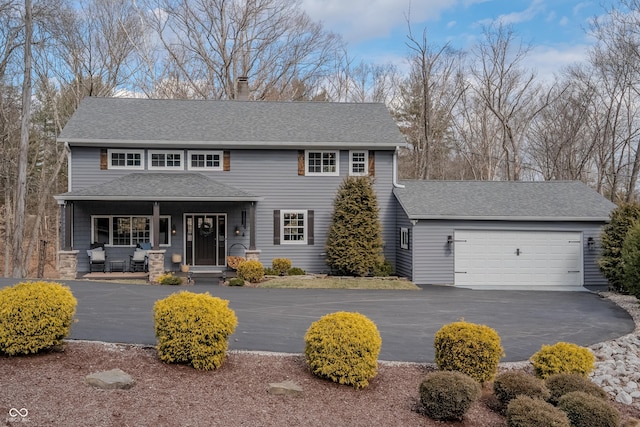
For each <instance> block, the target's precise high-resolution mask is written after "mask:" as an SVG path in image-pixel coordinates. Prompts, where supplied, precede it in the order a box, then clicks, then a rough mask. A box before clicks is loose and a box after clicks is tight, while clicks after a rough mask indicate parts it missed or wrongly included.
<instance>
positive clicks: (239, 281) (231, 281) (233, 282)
mask: <svg viewBox="0 0 640 427" xmlns="http://www.w3.org/2000/svg"><path fill="white" fill-rule="evenodd" d="M229 286H244V280H243V279H241V278H240V277H232V278H231V279H229Z"/></svg>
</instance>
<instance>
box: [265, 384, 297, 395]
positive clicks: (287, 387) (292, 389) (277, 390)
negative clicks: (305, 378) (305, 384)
mask: <svg viewBox="0 0 640 427" xmlns="http://www.w3.org/2000/svg"><path fill="white" fill-rule="evenodd" d="M268 392H269V393H271V394H281V395H285V396H293V397H297V396H300V395H301V394H302V387H300V386H299V385H298V384H296V383H294V382H293V381H288V380H287V381H284V382H281V383H269V390H268Z"/></svg>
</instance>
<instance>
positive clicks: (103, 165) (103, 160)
mask: <svg viewBox="0 0 640 427" xmlns="http://www.w3.org/2000/svg"><path fill="white" fill-rule="evenodd" d="M107 169H109V156H108V154H107V149H106V148H101V149H100V170H107Z"/></svg>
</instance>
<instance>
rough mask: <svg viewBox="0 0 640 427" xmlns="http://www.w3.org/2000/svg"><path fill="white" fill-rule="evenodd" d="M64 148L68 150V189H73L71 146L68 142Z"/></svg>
mask: <svg viewBox="0 0 640 427" xmlns="http://www.w3.org/2000/svg"><path fill="white" fill-rule="evenodd" d="M64 149H65V150H66V151H67V191H71V147H70V146H69V143H68V142H65V143H64Z"/></svg>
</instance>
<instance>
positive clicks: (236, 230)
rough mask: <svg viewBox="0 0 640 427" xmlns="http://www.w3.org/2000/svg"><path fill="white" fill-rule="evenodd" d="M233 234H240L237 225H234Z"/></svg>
mask: <svg viewBox="0 0 640 427" xmlns="http://www.w3.org/2000/svg"><path fill="white" fill-rule="evenodd" d="M233 234H235V235H236V236H239V235H240V229H239V228H238V226H237V225H236V229H235V230H233Z"/></svg>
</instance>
